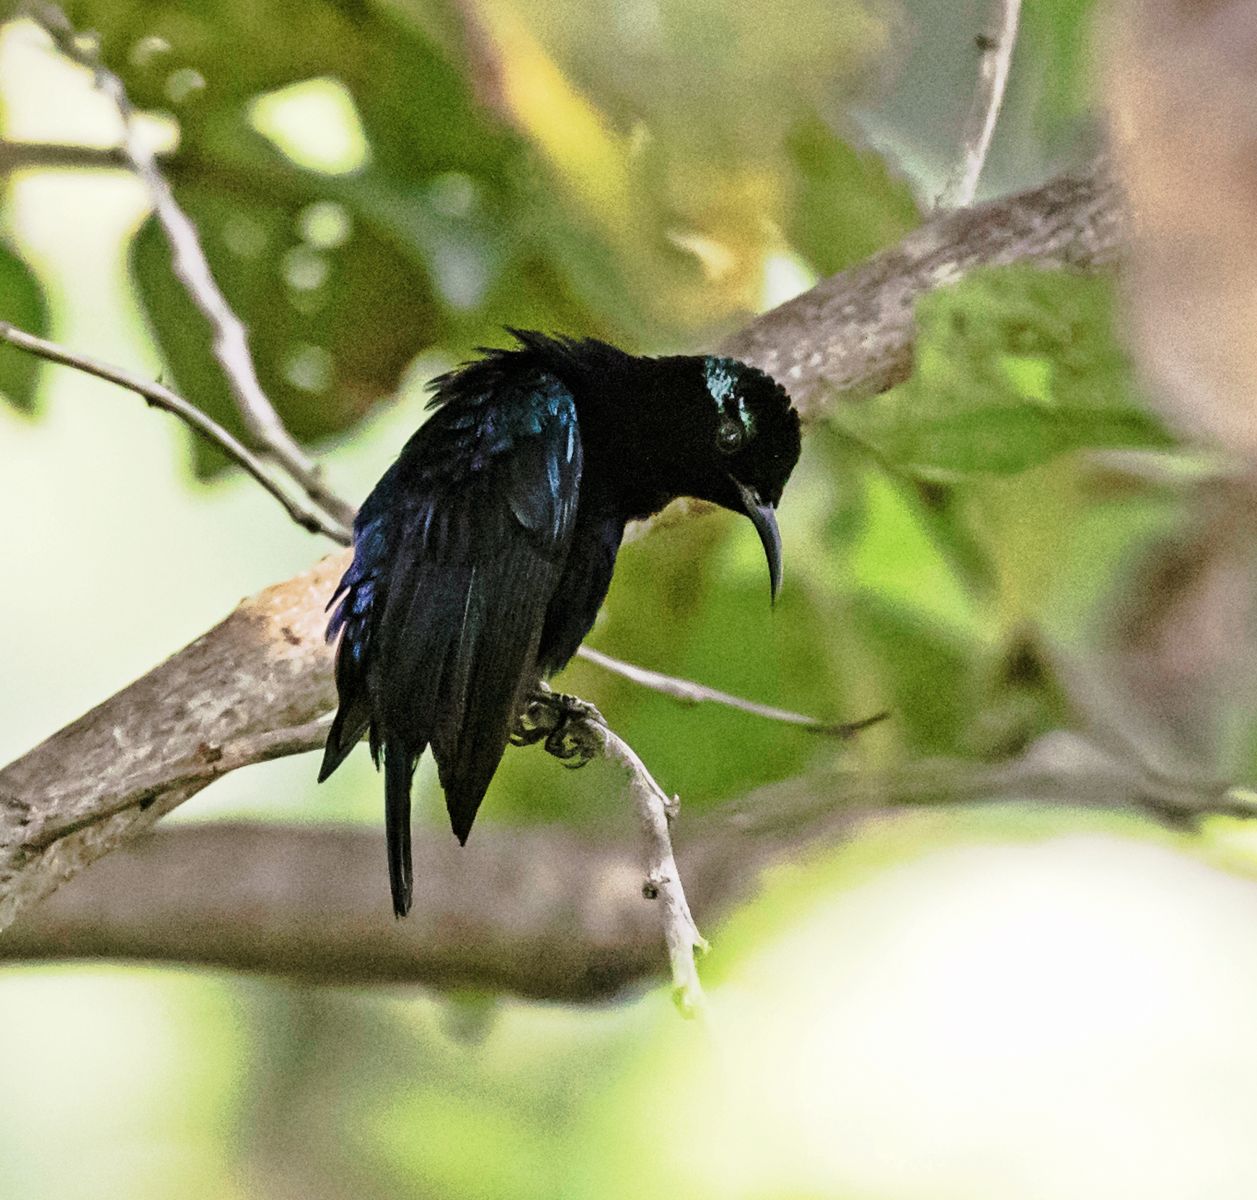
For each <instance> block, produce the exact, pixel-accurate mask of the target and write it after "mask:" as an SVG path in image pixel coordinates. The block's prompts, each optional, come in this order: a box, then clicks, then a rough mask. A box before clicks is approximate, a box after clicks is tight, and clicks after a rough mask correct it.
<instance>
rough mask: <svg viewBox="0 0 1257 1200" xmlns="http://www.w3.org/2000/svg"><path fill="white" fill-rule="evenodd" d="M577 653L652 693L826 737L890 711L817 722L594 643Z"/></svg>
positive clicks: (846, 733) (849, 733)
mask: <svg viewBox="0 0 1257 1200" xmlns="http://www.w3.org/2000/svg"><path fill="white" fill-rule="evenodd" d="M576 653H577V655H578V656H579V657H580V658H583V659H585V660H586V661H587V662H591V663H593V664H594V665H595V666H599V667H602V668H603V670H606V671H610V672H611V673H612V674H613V675H619V676H621V678H624V679H627V680H629V681H630V682H631V683H636V684H638V685H639V686H640V687H644V688H649V689H650V690H651V691H652V692H659V693H660V694H661V695H664V696H670V697H671V698H672V699H673V700H679V701H680V702H681V703H682V704H723V705H724V706H725V707H726V708H733V709H736V710H737V711H738V712H744V713H750V714H751V716H754V717H763V718H764V719H765V720H768V721H780V722H781V723H782V724H784V725H797V726H798V727H799V728H800V729H805V730H807V731H808V732H809V733H819V734H824V735H825V736H826V737H836V738H850V737H853V736H854V735H855V734H857V733H859V732H860V731H861V730H864V729H867V728H868V727H869V726H870V725H876V724H877V723H878V722H879V721H884V720H886V718H887V717H889V716H890V713H889V711H883V712H879V713H875V714H874V715H873V716H871V717H864V718H863V719H862V720H859V721H848V722H846V723H845V724H841V725H838V724H834V723H832V722H829V721H818V720H817V719H816V718H815V717H808V716H804V715H803V713H797V712H791V711H790V710H789V709H788V708H774V707H773V706H772V705H771V704H760V703H758V702H757V701H755V700H744V699H743V698H742V697H741V696H734V695H732V694H731V693H729V692H722V691H719V690H718V689H716V688H712V687H708V686H707V685H706V684H702V683H695V682H694V681H693V680H692V679H681V678H679V677H678V676H676V675H664V674H663V673H662V672H660V671H652V670H650V669H649V668H648V667H639V666H637V665H635V664H634V663H629V662H625V661H624V660H623V659H619V658H612V657H611V655H609V654H604V653H603V652H602V651H601V650H595V649H594V648H593V647H592V646H582V647H581V648H580V649H579V650H577V652H576Z"/></svg>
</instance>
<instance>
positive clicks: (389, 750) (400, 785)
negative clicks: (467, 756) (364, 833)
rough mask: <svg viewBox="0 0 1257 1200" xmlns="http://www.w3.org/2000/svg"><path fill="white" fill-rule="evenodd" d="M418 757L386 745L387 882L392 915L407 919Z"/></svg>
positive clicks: (411, 885)
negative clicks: (412, 799)
mask: <svg viewBox="0 0 1257 1200" xmlns="http://www.w3.org/2000/svg"><path fill="white" fill-rule="evenodd" d="M422 753H423V751H422V750H420V752H419V754H412V753H410V752H409V751H408V750H406V749H404V748H403V747H402V746H400V745H398V743H396V742H385V744H384V832H385V836H386V837H387V840H388V882H389V886H390V887H391V888H392V890H393V914H394V916H398V917H404V916H405V915H406V914H407V913H408V912H409V911H410V905H411V903H412V901H413V899H414V883H415V881H414V864H413V860H412V858H411V852H410V786H411V782H412V781H413V780H414V777H415V763H416V762H418V760H419V755H420V754H422Z"/></svg>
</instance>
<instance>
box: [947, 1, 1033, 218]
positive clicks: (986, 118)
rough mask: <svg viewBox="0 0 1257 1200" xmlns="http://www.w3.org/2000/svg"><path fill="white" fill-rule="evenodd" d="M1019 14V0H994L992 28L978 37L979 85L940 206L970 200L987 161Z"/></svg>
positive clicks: (958, 206) (1006, 79)
mask: <svg viewBox="0 0 1257 1200" xmlns="http://www.w3.org/2000/svg"><path fill="white" fill-rule="evenodd" d="M1020 17H1021V0H994V3H993V4H992V20H991V26H992V31H991V32H990V33H984V34H981V35H980V36H979V37H978V48H979V49H980V50H981V52H982V61H981V64H980V65H979V67H978V86H977V89H976V91H975V92H974V94H973V104H972V106H971V107H970V109H969V117H968V120H967V121H966V122H965V132H964V138H963V141H962V143H961V144H962V146H963V150H962V152H961V156H960V161H959V162H958V163H957V164H956V168H955V170H954V171H953V172H952V174H951V177H950V178H949V179H948V181H947V186H946V187H945V188H944V189H943V194H942V195H941V196H939V198H938V206H939V208H964V207H965V206H966V205H969V204H972V203H973V197H974V195H975V194H976V192H977V190H978V180H979V179H980V178H981V176H982V168H983V166H984V165H985V164H986V156H987V152H988V151H989V150H990V148H991V138H992V136H993V135H994V133H995V123H996V121H998V120H999V111H1000V108H1001V106H1002V105H1003V103H1004V88H1005V86H1006V85H1007V83H1008V72H1009V68H1010V67H1011V66H1012V62H1013V48H1014V47H1015V46H1016V45H1017V22H1018V20H1019V19H1020Z"/></svg>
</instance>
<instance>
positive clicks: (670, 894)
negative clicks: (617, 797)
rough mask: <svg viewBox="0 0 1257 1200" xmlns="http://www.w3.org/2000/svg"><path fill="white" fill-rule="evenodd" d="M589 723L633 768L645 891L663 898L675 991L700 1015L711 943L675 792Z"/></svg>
mask: <svg viewBox="0 0 1257 1200" xmlns="http://www.w3.org/2000/svg"><path fill="white" fill-rule="evenodd" d="M584 723H585V724H586V725H587V726H588V727H589V728H591V729H592V730H593V731H594V732H595V733H596V734H597V736H598V738H599V740H600V741H601V742H602V752H603V755H604V756H605V757H606V758H608V759H610V760H611V761H612V762H615V763H618V764H619V765H620V766H621V767H623V768H624V769H625V770H626V771H627V772H628V775H629V795H630V796H632V798H633V803H634V804H635V805H636V807H637V817H638V821H639V822H640V824H641V827H642V835H643V837H644V839H645V846H646V882H645V885H644V886H643V888H642V895H644V896H645V897H646V898H647V899H648V900H656V899H657V900H661V901H662V902H663V935H664V940H665V941H666V942H667V945H668V961H669V963H670V965H671V967H672V994H673V997H674V999H675V1000H676V1003H677V1007H678V1008H680V1010H681V1012H682V1013H683V1014H684V1015H685V1016H687V1017H693V1016H698V1015H699V1014H700V1013H701V1012H702V1011H703V1008H704V999H703V985H702V983H701V982H700V980H699V978H698V967H697V966H696V965H695V962H694V956H695V955H696V954H706V953H707V949H708V945H707V941H706V939H705V938H704V937H703V935H702V934H701V933H699V932H698V926H697V925H695V924H694V917H693V914H691V912H690V902H689V901H688V900H687V899H686V898H685V887H684V885H683V884H682V883H681V872H680V869H679V868H678V867H677V861H676V856H675V855H674V853H673V851H672V835H671V833H670V832H669V826H670V825H671V823H672V818H673V816H674V815H675V813H676V810H677V800H676V797H671V798H669V796H668V795H667V793H666V792H665V791H664V790H663V788H661V787H660V786H659V784H658V783H656V782H655V778H654V776H653V775H651V773H650V772H649V771H648V770H647V769H646V765H645V764H644V763H643V762H642V760H641V759H640V758H638V757H637V754H636V753H635V752H634V750H633V748H632V746H630V745H629V744H628V743H627V742H626V741H625V740H624V739H623V738H621V737H620V736H619V734H617V733H616V732H615V731H614V730H613V729H611V728H610V727H609V726H608V725H607V724H606V723H605V722H603V721H598V720H594V719H592V718H587V719H586V721H585V722H584Z"/></svg>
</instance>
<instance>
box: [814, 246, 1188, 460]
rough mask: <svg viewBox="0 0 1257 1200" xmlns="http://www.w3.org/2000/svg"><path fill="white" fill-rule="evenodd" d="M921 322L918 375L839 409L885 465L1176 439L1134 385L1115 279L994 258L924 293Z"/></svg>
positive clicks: (1049, 454) (1022, 456) (1154, 445)
mask: <svg viewBox="0 0 1257 1200" xmlns="http://www.w3.org/2000/svg"><path fill="white" fill-rule="evenodd" d="M917 322H918V330H919V333H918V338H917V344H916V356H915V364H914V370H913V373H912V377H911V378H910V379H909V380H907V381H906V382H905V383H903V384H901V385H900V386H898V387H896V388H892V389H891V390H890V391H889V392H886V393H885V394H883V395H881V396H877V397H874V398H873V399H871V400H869V401H867V402H864V403H860V404H852V405H845V406H841V407H840V408H839V409H838V412H837V414H836V418H835V419H836V421H837V423H838V425H839V427H840V428H841V429H843V430H845V431H846V432H847V433H848V434H849V435H850V436H851V437H853V438H854V439H856V440H857V441H858V442H860V443H861V444H862V445H864V446H867V447H868V448H869V449H870V450H871V451H872V452H874V453H875V454H876V455H877V456H878V458H880V459H881V461H882V462H884V463H885V464H886V465H887V467H888V468H889V469H890V470H893V471H896V472H902V473H906V474H910V475H914V476H917V477H919V478H922V479H929V480H954V479H957V478H963V477H965V476H975V475H1011V474H1015V473H1017V472H1018V471H1024V470H1026V469H1027V468H1029V467H1033V466H1037V465H1038V464H1040V463H1043V462H1047V461H1049V460H1050V459H1052V458H1055V457H1056V456H1057V455H1059V454H1065V453H1068V452H1069V451H1071V450H1080V449H1088V448H1090V449H1106V448H1107V449H1131V450H1143V449H1160V448H1164V447H1168V446H1169V445H1170V444H1171V439H1170V437H1169V435H1168V434H1167V433H1166V432H1165V431H1164V430H1163V429H1162V428H1161V426H1160V424H1159V422H1158V421H1157V420H1156V418H1155V417H1153V416H1152V415H1151V414H1150V413H1149V412H1148V410H1147V409H1146V408H1145V407H1143V406H1141V405H1140V404H1139V403H1138V402H1137V399H1136V397H1135V395H1134V393H1133V387H1132V382H1131V370H1130V363H1129V360H1128V359H1127V357H1126V354H1125V352H1124V351H1123V350H1122V349H1121V348H1120V347H1119V346H1118V344H1117V342H1116V340H1115V331H1114V312H1113V300H1112V284H1111V282H1110V281H1109V280H1104V279H1090V278H1085V277H1082V276H1076V275H1071V274H1068V273H1066V272H1063V271H1056V272H1051V273H1047V272H1042V271H1036V270H1034V269H1032V268H1027V267H1003V268H997V269H988V270H985V271H980V272H975V273H974V274H972V275H970V276H969V277H968V278H966V279H965V280H964V281H963V282H961V283H960V284H959V285H957V286H955V287H950V288H943V289H940V290H939V291H937V292H934V293H933V294H931V295H929V296H927V297H926V298H925V299H924V300H923V301H922V302H921V303H920V304H919V305H918V306H917Z"/></svg>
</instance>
